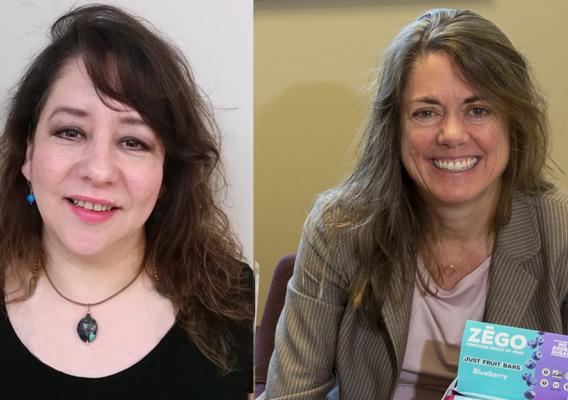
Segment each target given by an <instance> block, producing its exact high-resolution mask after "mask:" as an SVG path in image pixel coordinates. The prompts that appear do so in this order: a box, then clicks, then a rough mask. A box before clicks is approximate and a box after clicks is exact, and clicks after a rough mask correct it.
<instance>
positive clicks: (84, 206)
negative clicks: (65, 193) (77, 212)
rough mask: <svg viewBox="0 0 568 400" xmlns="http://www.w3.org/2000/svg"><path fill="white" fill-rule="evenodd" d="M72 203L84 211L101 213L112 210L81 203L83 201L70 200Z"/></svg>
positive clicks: (103, 206)
mask: <svg viewBox="0 0 568 400" xmlns="http://www.w3.org/2000/svg"><path fill="white" fill-rule="evenodd" d="M72 201H73V205H75V206H77V207H81V208H84V209H85V210H90V211H98V212H103V211H110V210H111V209H112V206H106V205H103V204H95V203H91V202H89V201H83V200H72Z"/></svg>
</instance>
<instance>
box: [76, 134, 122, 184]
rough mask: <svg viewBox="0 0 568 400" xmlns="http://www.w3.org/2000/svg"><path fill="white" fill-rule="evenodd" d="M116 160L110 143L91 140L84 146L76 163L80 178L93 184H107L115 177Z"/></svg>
mask: <svg viewBox="0 0 568 400" xmlns="http://www.w3.org/2000/svg"><path fill="white" fill-rule="evenodd" d="M117 171H118V170H117V160H116V156H115V153H114V152H113V147H112V143H108V142H107V141H103V140H91V141H90V143H89V144H88V145H87V146H85V148H84V151H83V154H82V155H81V159H80V162H79V165H78V173H79V175H80V177H81V179H84V180H88V181H90V182H91V183H92V184H94V185H97V186H99V185H108V184H111V183H113V182H114V181H115V180H116V177H117V173H118V172H117Z"/></svg>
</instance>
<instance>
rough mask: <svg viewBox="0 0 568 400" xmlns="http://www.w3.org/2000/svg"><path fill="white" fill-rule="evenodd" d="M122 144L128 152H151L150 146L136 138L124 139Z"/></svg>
mask: <svg viewBox="0 0 568 400" xmlns="http://www.w3.org/2000/svg"><path fill="white" fill-rule="evenodd" d="M120 144H121V145H122V146H123V147H124V148H126V149H128V150H135V151H148V150H150V146H148V145H147V144H146V143H145V142H144V141H142V140H140V139H137V138H134V137H125V138H122V140H121V141H120Z"/></svg>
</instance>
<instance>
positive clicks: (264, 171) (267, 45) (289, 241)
mask: <svg viewBox="0 0 568 400" xmlns="http://www.w3.org/2000/svg"><path fill="white" fill-rule="evenodd" d="M433 7H459V8H468V9H471V10H473V11H476V12H478V13H480V14H482V15H483V16H485V17H487V18H488V19H490V20H492V21H493V22H495V23H496V24H497V25H498V26H499V27H501V29H503V31H504V32H505V33H506V34H507V35H508V36H509V38H510V39H511V40H512V41H513V43H514V44H515V45H516V46H517V47H518V48H519V49H520V50H521V51H522V52H523V54H524V55H525V56H526V57H527V58H528V59H529V61H530V63H531V65H532V67H533V71H534V75H535V76H536V78H537V79H536V80H537V82H538V84H539V86H540V87H541V89H542V93H543V94H544V95H545V97H546V98H547V100H548V103H549V105H550V107H549V110H550V117H551V125H552V131H553V133H554V137H553V148H552V158H553V159H554V160H555V161H556V163H558V164H559V165H560V167H562V169H563V170H564V171H567V173H568V157H565V156H564V153H565V152H566V150H568V138H567V137H566V131H567V128H568V117H567V111H566V110H567V108H568V77H567V76H568V55H567V53H568V44H566V43H567V40H568V24H567V23H566V16H567V15H568V1H566V0H541V1H530V0H523V1H521V0H492V1H490V0H487V1H446V2H440V1H438V2H436V1H425V0H398V1H395V0H375V1H371V0H343V1H340V0H256V2H255V17H254V28H255V32H254V37H255V39H254V40H255V43H254V52H255V75H254V81H255V91H254V99H255V105H254V113H255V117H254V121H255V139H254V145H255V147H254V171H255V172H254V182H255V184H254V202H255V204H254V212H255V224H254V250H255V259H256V261H257V262H258V264H259V265H260V274H261V280H260V299H259V310H258V315H259V316H261V315H262V312H263V309H264V303H265V297H266V293H267V291H268V287H269V285H270V280H271V277H272V272H273V270H274V266H275V265H276V263H277V261H278V260H279V259H280V257H281V256H283V255H285V254H287V253H291V252H295V251H296V248H297V245H298V240H299V235H300V230H301V226H302V223H303V220H304V218H305V216H306V213H307V212H308V211H309V209H310V206H311V204H312V201H313V199H314V197H315V196H316V194H317V193H319V192H321V191H323V190H325V189H326V188H329V187H331V186H333V185H334V184H336V183H337V182H338V181H339V180H340V179H341V177H342V176H344V175H345V174H346V173H347V171H348V170H349V160H350V157H349V156H348V150H349V148H350V147H352V144H353V141H354V140H355V137H356V135H357V132H358V131H359V128H360V127H361V124H362V121H363V119H364V116H365V114H366V105H367V103H368V95H367V94H365V93H364V88H365V86H366V85H367V84H368V82H369V80H370V77H371V76H372V70H373V68H374V66H375V61H376V60H377V57H379V56H380V54H382V51H383V49H384V47H385V46H386V45H387V44H388V42H389V41H390V40H391V39H392V38H393V36H394V35H395V34H396V32H397V31H398V30H399V29H400V28H401V27H402V26H403V25H404V24H406V23H407V22H409V21H410V20H411V19H413V18H415V17H416V16H417V15H418V14H420V13H421V12H423V11H425V10H427V9H429V8H433ZM559 175H560V174H559ZM556 182H557V183H558V185H559V186H562V187H568V177H567V176H558V178H557V179H556Z"/></svg>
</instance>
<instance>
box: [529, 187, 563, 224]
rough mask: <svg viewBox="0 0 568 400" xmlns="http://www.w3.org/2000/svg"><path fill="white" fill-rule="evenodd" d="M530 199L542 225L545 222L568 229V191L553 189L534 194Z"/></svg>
mask: <svg viewBox="0 0 568 400" xmlns="http://www.w3.org/2000/svg"><path fill="white" fill-rule="evenodd" d="M530 199H531V203H532V204H533V206H534V207H535V210H536V214H537V216H538V221H539V224H540V225H542V224H545V225H549V226H555V227H558V228H564V229H565V230H568V191H566V190H559V189H551V190H549V191H547V192H545V193H542V194H539V195H535V196H532V197H531V198H530ZM545 231H546V229H545Z"/></svg>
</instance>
